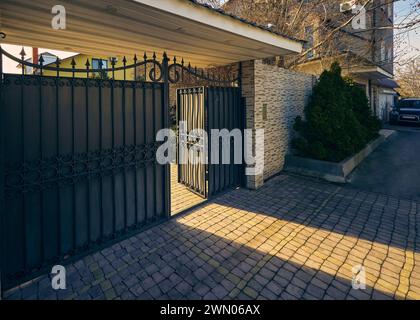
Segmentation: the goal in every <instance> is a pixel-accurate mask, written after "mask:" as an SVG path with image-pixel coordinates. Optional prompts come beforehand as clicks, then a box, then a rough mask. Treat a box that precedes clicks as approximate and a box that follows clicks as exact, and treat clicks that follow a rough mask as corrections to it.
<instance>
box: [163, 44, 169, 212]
mask: <svg viewBox="0 0 420 320" xmlns="http://www.w3.org/2000/svg"><path fill="white" fill-rule="evenodd" d="M162 71H163V123H164V128H165V129H170V128H169V127H170V123H169V122H170V108H169V58H168V56H167V55H166V52H164V53H163V61H162ZM164 179H165V181H164V183H165V211H166V216H167V217H170V215H171V172H170V164H166V165H165V178H164Z"/></svg>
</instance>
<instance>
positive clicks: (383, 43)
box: [380, 40, 386, 62]
mask: <svg viewBox="0 0 420 320" xmlns="http://www.w3.org/2000/svg"><path fill="white" fill-rule="evenodd" d="M380 60H381V61H380V62H384V61H385V60H386V48H385V41H384V40H382V41H381V58H380Z"/></svg>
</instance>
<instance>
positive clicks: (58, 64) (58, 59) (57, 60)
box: [55, 57, 60, 67]
mask: <svg viewBox="0 0 420 320" xmlns="http://www.w3.org/2000/svg"><path fill="white" fill-rule="evenodd" d="M55 64H56V65H57V67H58V66H60V58H59V57H57V59H56V60H55Z"/></svg>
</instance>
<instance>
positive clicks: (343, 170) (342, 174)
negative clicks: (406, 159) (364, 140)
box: [284, 129, 395, 183]
mask: <svg viewBox="0 0 420 320" xmlns="http://www.w3.org/2000/svg"><path fill="white" fill-rule="evenodd" d="M394 133H395V131H394V130H386V129H384V130H381V131H380V132H379V134H380V136H379V138H377V139H376V140H374V141H372V142H370V143H369V144H368V145H367V146H366V147H365V148H364V149H363V150H361V151H360V152H359V153H357V154H355V155H354V156H351V157H349V158H347V159H345V160H343V161H341V162H339V163H335V162H329V161H322V160H315V159H309V158H303V157H298V156H294V155H286V162H285V167H284V171H286V172H291V173H296V174H300V175H304V176H310V177H315V178H320V179H324V180H327V181H330V182H336V183H346V182H347V176H348V175H349V174H350V173H351V172H352V171H353V170H354V169H355V168H356V167H357V166H358V165H359V164H360V163H362V162H363V160H364V159H366V158H367V157H368V156H369V155H370V154H371V153H372V152H373V151H374V150H375V149H376V148H377V147H379V146H380V145H381V144H382V143H383V142H385V140H386V139H388V138H389V137H390V136H392V135H393V134H394Z"/></svg>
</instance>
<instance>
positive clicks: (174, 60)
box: [174, 56, 176, 64]
mask: <svg viewBox="0 0 420 320" xmlns="http://www.w3.org/2000/svg"><path fill="white" fill-rule="evenodd" d="M174 64H176V56H174Z"/></svg>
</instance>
